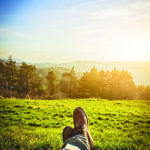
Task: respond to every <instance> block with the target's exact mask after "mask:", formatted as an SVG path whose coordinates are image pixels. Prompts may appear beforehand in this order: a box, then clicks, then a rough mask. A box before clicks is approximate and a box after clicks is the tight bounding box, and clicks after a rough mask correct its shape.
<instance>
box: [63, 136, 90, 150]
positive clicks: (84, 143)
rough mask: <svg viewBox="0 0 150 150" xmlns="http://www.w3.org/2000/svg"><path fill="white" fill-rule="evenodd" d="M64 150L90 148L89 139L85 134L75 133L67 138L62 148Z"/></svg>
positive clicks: (84, 149)
mask: <svg viewBox="0 0 150 150" xmlns="http://www.w3.org/2000/svg"><path fill="white" fill-rule="evenodd" d="M61 149H62V150H89V149H90V145H89V142H88V139H87V138H86V137H85V136H84V135H75V136H73V137H71V138H69V139H68V140H66V141H65V142H64V144H63V146H62V148H61Z"/></svg>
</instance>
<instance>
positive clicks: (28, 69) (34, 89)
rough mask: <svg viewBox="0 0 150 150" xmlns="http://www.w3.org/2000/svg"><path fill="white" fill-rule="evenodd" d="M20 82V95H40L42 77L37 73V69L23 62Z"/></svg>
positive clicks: (19, 76)
mask: <svg viewBox="0 0 150 150" xmlns="http://www.w3.org/2000/svg"><path fill="white" fill-rule="evenodd" d="M18 82H19V86H18V91H19V93H22V94H25V95H26V94H29V95H34V94H38V91H39V89H40V87H39V86H40V76H39V75H38V73H37V72H36V67H35V66H33V65H28V64H26V63H25V62H23V63H22V65H21V66H20V69H19V74H18Z"/></svg>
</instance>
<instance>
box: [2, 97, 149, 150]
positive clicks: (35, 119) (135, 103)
mask: <svg viewBox="0 0 150 150" xmlns="http://www.w3.org/2000/svg"><path fill="white" fill-rule="evenodd" d="M78 106H80V107H82V108H83V109H84V110H85V112H86V113H87V116H88V118H89V130H90V133H91V135H92V137H93V139H94V143H95V149H97V150H99V149H112V150H113V149H118V150H121V149H122V150H125V149H126V150H129V149H132V150H137V149H139V150H146V149H147V150H148V149H149V148H150V101H144V100H114V101H109V100H101V99H92V98H91V99H83V100H71V99H68V100H51V101H48V100H21V99H0V149H32V150H33V149H50V150H51V149H53V150H60V148H61V146H62V144H63V142H62V131H63V128H64V127H65V126H68V125H70V126H72V127H73V118H72V116H73V110H74V109H75V108H76V107H78Z"/></svg>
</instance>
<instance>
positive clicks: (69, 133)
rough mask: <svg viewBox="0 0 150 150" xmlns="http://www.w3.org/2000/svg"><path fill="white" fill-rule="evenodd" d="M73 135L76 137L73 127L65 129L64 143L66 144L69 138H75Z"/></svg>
mask: <svg viewBox="0 0 150 150" xmlns="http://www.w3.org/2000/svg"><path fill="white" fill-rule="evenodd" d="M73 135H74V133H73V129H72V127H70V126H67V127H65V128H64V130H63V142H65V141H66V140H68V139H69V138H71V137H73Z"/></svg>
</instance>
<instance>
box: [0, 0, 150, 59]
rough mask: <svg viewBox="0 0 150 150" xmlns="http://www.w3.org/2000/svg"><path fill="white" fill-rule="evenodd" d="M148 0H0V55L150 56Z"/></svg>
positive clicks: (117, 57) (62, 57) (107, 57)
mask: <svg viewBox="0 0 150 150" xmlns="http://www.w3.org/2000/svg"><path fill="white" fill-rule="evenodd" d="M149 26H150V1H149V0H119V1H118V0H76V1H71V0H54V1H51V0H0V57H2V58H6V57H8V56H9V55H12V57H15V58H21V59H24V60H27V61H49V62H51V61H52V62H64V61H73V60H87V59H88V60H96V61H149V60H150V28H149Z"/></svg>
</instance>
